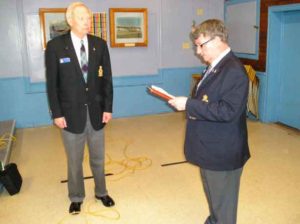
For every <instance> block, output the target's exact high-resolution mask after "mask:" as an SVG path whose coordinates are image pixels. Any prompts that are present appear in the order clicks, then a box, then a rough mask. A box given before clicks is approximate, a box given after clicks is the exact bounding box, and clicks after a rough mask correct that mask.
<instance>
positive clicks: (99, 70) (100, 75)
mask: <svg viewBox="0 0 300 224" xmlns="http://www.w3.org/2000/svg"><path fill="white" fill-rule="evenodd" d="M102 76H103V69H102V66H101V65H100V66H99V69H98V77H102Z"/></svg>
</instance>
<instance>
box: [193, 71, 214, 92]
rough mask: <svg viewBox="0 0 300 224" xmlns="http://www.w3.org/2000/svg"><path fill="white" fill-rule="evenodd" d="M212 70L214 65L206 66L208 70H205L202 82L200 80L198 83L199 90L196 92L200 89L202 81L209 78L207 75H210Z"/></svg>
mask: <svg viewBox="0 0 300 224" xmlns="http://www.w3.org/2000/svg"><path fill="white" fill-rule="evenodd" d="M211 70H212V67H211V66H208V67H207V68H206V70H205V72H204V76H203V78H202V79H201V80H200V82H199V83H198V85H197V90H196V92H197V91H198V89H199V86H200V85H201V84H202V82H203V81H204V79H206V78H207V76H208V74H209V73H210V72H211Z"/></svg>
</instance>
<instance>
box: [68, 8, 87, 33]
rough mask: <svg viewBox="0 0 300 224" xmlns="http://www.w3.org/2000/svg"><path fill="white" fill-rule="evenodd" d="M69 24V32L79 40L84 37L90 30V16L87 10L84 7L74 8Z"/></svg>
mask: <svg viewBox="0 0 300 224" xmlns="http://www.w3.org/2000/svg"><path fill="white" fill-rule="evenodd" d="M69 23H70V26H71V30H72V31H73V32H74V33H75V34H76V35H77V36H78V37H79V38H82V37H84V36H85V35H86V34H88V33H89V31H90V29H91V15H90V12H89V10H88V9H87V8H86V7H84V6H78V7H76V8H75V9H74V11H73V14H72V18H71V20H70V22H69Z"/></svg>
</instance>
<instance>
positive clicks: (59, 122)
mask: <svg viewBox="0 0 300 224" xmlns="http://www.w3.org/2000/svg"><path fill="white" fill-rule="evenodd" d="M54 124H55V125H56V126H57V127H59V128H61V129H63V128H66V127H67V122H66V119H65V118H64V117H58V118H54Z"/></svg>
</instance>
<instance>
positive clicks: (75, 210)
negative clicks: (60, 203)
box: [69, 202, 82, 215]
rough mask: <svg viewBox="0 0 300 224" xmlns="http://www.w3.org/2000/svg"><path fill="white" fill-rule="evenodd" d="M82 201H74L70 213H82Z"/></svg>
mask: <svg viewBox="0 0 300 224" xmlns="http://www.w3.org/2000/svg"><path fill="white" fill-rule="evenodd" d="M81 204H82V202H72V203H71V204H70V208H69V213H70V214H72V215H77V214H79V213H80V206H81Z"/></svg>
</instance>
